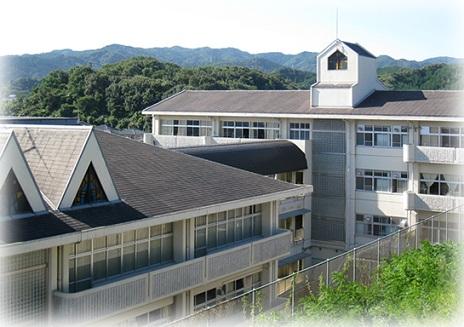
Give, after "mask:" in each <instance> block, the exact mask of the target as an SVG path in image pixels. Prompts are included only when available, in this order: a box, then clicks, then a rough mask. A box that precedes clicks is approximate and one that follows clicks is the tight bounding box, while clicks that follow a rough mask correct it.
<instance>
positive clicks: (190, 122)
mask: <svg viewBox="0 0 464 327" xmlns="http://www.w3.org/2000/svg"><path fill="white" fill-rule="evenodd" d="M212 126H213V125H212V121H211V120H201V119H161V120H160V134H161V135H173V136H211V135H212V131H213V127H212ZM189 129H190V131H193V129H198V135H195V134H196V133H192V132H190V135H189Z"/></svg>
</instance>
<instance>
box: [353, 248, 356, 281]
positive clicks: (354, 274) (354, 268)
mask: <svg viewBox="0 0 464 327" xmlns="http://www.w3.org/2000/svg"><path fill="white" fill-rule="evenodd" d="M355 280H356V248H354V249H353V282H354V281H355Z"/></svg>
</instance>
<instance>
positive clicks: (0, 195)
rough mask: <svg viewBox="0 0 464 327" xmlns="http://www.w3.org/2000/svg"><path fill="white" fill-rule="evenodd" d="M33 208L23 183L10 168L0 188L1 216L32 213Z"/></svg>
mask: <svg viewBox="0 0 464 327" xmlns="http://www.w3.org/2000/svg"><path fill="white" fill-rule="evenodd" d="M31 212H32V209H31V206H30V204H29V202H28V201H27V198H26V195H25V194H24V192H23V189H22V187H21V185H20V184H19V182H18V179H17V178H16V176H15V174H14V172H13V170H10V172H9V173H8V177H7V178H6V180H5V184H3V186H2V188H1V190H0V216H12V215H16V214H22V213H31Z"/></svg>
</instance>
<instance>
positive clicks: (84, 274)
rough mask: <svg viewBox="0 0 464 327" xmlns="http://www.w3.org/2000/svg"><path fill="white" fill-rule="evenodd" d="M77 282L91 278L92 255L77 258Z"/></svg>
mask: <svg viewBox="0 0 464 327" xmlns="http://www.w3.org/2000/svg"><path fill="white" fill-rule="evenodd" d="M76 261H77V269H76V272H77V275H76V280H81V279H86V278H90V255H87V256H85V257H80V258H77V260H76Z"/></svg>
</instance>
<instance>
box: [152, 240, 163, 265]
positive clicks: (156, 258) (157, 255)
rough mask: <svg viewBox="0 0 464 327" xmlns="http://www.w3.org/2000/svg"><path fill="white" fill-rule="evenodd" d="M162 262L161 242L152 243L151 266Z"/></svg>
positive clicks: (153, 241) (154, 241)
mask: <svg viewBox="0 0 464 327" xmlns="http://www.w3.org/2000/svg"><path fill="white" fill-rule="evenodd" d="M160 262H161V240H159V239H158V240H151V241H150V264H151V265H152V264H156V263H160Z"/></svg>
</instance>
